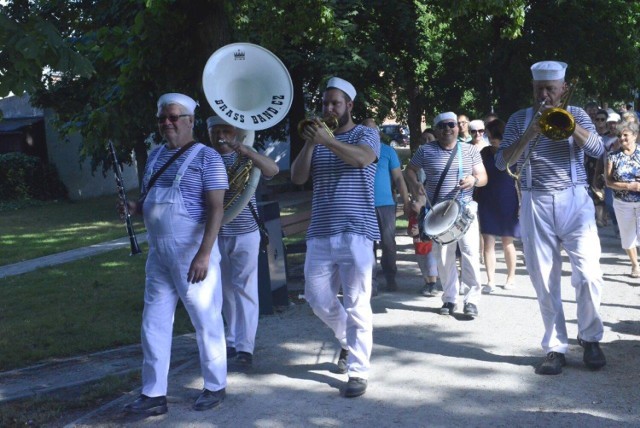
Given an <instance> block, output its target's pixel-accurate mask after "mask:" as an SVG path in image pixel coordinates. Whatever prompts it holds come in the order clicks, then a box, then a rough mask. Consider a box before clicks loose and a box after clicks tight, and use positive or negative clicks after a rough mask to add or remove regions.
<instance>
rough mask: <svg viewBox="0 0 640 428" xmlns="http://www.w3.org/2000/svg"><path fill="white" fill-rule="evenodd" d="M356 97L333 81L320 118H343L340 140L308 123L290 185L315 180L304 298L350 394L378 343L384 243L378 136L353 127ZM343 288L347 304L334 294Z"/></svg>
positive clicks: (359, 385)
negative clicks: (376, 302)
mask: <svg viewBox="0 0 640 428" xmlns="http://www.w3.org/2000/svg"><path fill="white" fill-rule="evenodd" d="M355 96H356V90H355V88H354V87H353V85H351V83H349V82H347V81H346V80H343V79H340V78H338V77H333V78H331V79H329V82H328V84H327V88H326V90H325V92H324V94H323V97H322V105H323V108H322V113H323V115H324V116H325V117H327V116H330V115H331V116H335V117H336V118H337V119H338V127H337V129H335V131H334V132H335V136H334V135H333V134H332V133H331V132H330V131H328V129H327V127H325V126H324V125H323V124H322V123H321V122H320V121H319V120H316V121H315V123H312V124H309V125H307V126H304V128H303V129H302V137H303V138H304V140H305V144H304V147H303V148H302V150H301V151H300V154H299V155H298V157H297V158H296V159H295V160H294V161H293V163H292V164H291V181H292V182H293V183H295V184H304V183H305V182H306V181H307V180H308V179H309V178H310V177H313V199H312V210H311V224H310V225H309V230H308V231H307V255H306V260H305V265H304V276H305V298H306V300H307V301H308V302H309V305H310V306H311V308H312V309H313V312H314V313H315V314H316V315H317V316H318V317H319V318H320V319H321V320H322V321H323V322H324V323H325V324H327V325H328V326H329V327H330V328H331V329H332V330H333V332H334V334H335V337H336V338H337V339H338V341H339V342H340V345H341V346H342V350H341V352H340V357H339V359H338V370H339V371H340V372H341V373H347V374H348V376H349V381H348V382H347V385H346V389H345V390H344V396H345V397H357V396H359V395H362V394H364V393H365V391H366V389H367V379H368V377H369V358H370V356H371V348H372V346H373V314H372V311H371V305H370V302H369V299H370V297H371V280H372V271H373V266H374V263H375V259H374V255H373V242H374V241H376V240H379V239H380V235H379V231H378V222H377V221H376V211H375V205H374V195H373V183H374V179H375V174H376V166H375V163H374V162H375V161H376V160H377V158H378V157H379V156H380V138H379V136H378V133H377V132H376V131H375V130H373V129H371V128H368V127H366V126H362V125H356V124H354V123H353V120H352V118H351V110H352V109H353V100H354V98H355ZM341 286H342V290H343V301H344V306H343V305H342V304H341V303H340V300H338V297H337V294H338V291H339V290H340V287H341Z"/></svg>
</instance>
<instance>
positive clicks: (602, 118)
mask: <svg viewBox="0 0 640 428" xmlns="http://www.w3.org/2000/svg"><path fill="white" fill-rule="evenodd" d="M605 120H607V118H605V117H596V122H604V121H605Z"/></svg>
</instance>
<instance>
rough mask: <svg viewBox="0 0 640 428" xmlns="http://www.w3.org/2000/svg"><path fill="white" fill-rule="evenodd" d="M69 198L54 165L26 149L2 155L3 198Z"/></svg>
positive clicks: (0, 188) (0, 192)
mask: <svg viewBox="0 0 640 428" xmlns="http://www.w3.org/2000/svg"><path fill="white" fill-rule="evenodd" d="M61 198H62V199H66V198H67V189H66V187H65V185H64V184H63V183H62V181H60V177H58V171H57V170H56V168H55V166H53V165H51V164H48V163H46V162H43V161H42V160H41V159H40V158H37V157H35V156H27V155H25V154H24V153H7V154H3V155H0V201H17V200H26V199H38V200H41V201H47V200H52V199H61Z"/></svg>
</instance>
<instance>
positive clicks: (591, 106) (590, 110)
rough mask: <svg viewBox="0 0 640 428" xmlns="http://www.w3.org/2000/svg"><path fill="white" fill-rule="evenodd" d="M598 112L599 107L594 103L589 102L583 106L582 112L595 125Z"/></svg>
mask: <svg viewBox="0 0 640 428" xmlns="http://www.w3.org/2000/svg"><path fill="white" fill-rule="evenodd" d="M598 110H600V107H599V106H598V103H597V102H595V101H589V102H588V103H586V104H585V105H584V111H585V112H586V113H587V114H588V115H589V117H590V118H591V121H592V122H593V123H595V119H596V113H598Z"/></svg>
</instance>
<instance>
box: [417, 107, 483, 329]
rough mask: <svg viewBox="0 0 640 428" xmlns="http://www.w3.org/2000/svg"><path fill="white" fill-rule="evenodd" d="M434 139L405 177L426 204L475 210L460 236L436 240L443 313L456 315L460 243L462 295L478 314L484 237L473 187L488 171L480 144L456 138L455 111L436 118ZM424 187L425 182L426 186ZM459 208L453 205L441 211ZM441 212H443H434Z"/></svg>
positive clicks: (470, 313)
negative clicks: (464, 289)
mask: <svg viewBox="0 0 640 428" xmlns="http://www.w3.org/2000/svg"><path fill="white" fill-rule="evenodd" d="M433 125H434V129H435V136H436V141H432V142H431V143H427V144H423V145H422V146H420V148H418V150H417V151H416V153H415V155H414V156H413V158H412V159H411V161H410V162H409V165H407V172H406V176H407V180H408V185H409V189H410V191H411V193H412V194H413V195H415V196H417V197H420V196H424V195H426V196H427V198H428V201H429V202H427V208H429V207H430V206H434V207H435V206H436V205H437V204H438V203H444V204H447V206H449V205H451V206H452V207H453V206H454V205H453V204H454V203H455V201H454V200H457V201H458V202H459V203H460V207H461V209H460V210H459V212H460V214H463V213H469V215H472V216H473V220H472V221H471V223H470V225H469V227H468V229H467V231H466V232H465V233H464V234H463V235H462V236H461V237H460V238H459V240H458V241H457V242H456V241H453V242H450V243H446V244H442V243H439V242H437V240H435V242H434V243H435V245H434V246H433V251H435V257H436V260H437V261H438V274H439V275H440V281H441V283H442V288H443V290H444V293H443V295H442V302H443V305H442V308H441V309H440V313H441V314H442V315H453V313H454V311H455V310H456V307H457V305H456V299H457V297H458V288H459V283H458V269H457V267H456V244H458V245H459V246H460V251H461V253H462V260H461V265H462V266H461V267H462V282H463V283H464V284H466V285H467V286H469V290H468V291H467V292H466V293H465V295H464V314H465V315H466V316H468V317H471V318H474V317H476V316H477V315H478V300H479V298H480V290H481V287H480V285H481V284H480V253H479V249H480V242H479V239H480V238H479V237H480V233H479V229H478V220H477V218H475V215H476V211H477V206H476V203H475V202H473V201H472V195H473V188H474V187H478V186H484V185H485V184H487V173H486V171H485V169H484V165H483V163H482V158H481V157H480V153H479V152H478V150H477V148H476V147H475V146H473V145H471V144H463V143H458V142H457V138H458V131H459V129H458V116H457V115H456V114H455V113H453V112H446V113H441V114H439V115H438V116H436V118H435V120H434V121H433ZM420 169H422V170H424V172H425V175H426V177H427V178H426V181H425V184H424V185H423V183H421V182H420V181H419V180H418V172H419V171H420ZM425 187H426V188H425ZM449 211H450V212H451V213H455V212H456V210H455V209H454V208H451V209H450V210H446V211H445V212H444V213H443V214H449ZM436 215H437V216H440V214H436Z"/></svg>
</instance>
